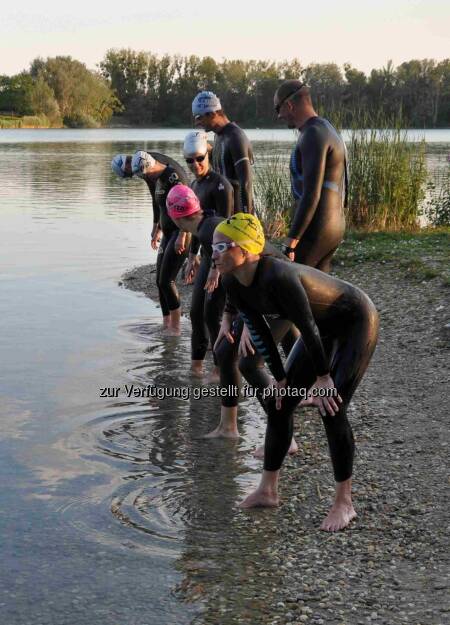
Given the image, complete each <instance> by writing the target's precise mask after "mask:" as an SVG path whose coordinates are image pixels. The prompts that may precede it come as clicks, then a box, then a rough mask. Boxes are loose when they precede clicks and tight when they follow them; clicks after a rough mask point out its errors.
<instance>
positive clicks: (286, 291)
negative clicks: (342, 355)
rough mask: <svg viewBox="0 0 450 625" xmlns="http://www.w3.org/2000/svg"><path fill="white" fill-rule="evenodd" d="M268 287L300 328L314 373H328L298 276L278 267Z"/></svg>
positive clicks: (318, 334) (320, 340)
mask: <svg viewBox="0 0 450 625" xmlns="http://www.w3.org/2000/svg"><path fill="white" fill-rule="evenodd" d="M269 288H270V292H271V295H272V297H273V299H274V300H275V301H276V302H277V306H278V309H279V310H280V311H282V313H283V316H284V317H285V318H286V319H289V320H290V321H292V322H293V323H294V324H295V325H296V326H297V328H298V329H299V330H300V333H301V336H302V340H303V343H304V344H305V347H306V349H307V350H308V353H309V355H310V356H311V360H312V362H313V365H314V369H315V373H316V375H326V374H327V373H329V372H330V367H329V363H328V360H327V357H326V355H325V350H324V348H323V344H322V339H321V338H320V332H319V328H318V327H317V325H316V322H315V321H314V317H313V314H312V311H311V306H310V304H309V300H308V297H307V295H306V292H305V289H304V287H303V285H302V283H301V279H300V277H299V276H298V275H297V274H295V273H292V272H290V271H289V272H287V271H283V269H282V267H280V268H278V270H277V272H276V275H275V276H272V278H271V284H270V287H269Z"/></svg>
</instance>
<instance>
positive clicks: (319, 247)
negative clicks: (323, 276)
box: [295, 235, 338, 272]
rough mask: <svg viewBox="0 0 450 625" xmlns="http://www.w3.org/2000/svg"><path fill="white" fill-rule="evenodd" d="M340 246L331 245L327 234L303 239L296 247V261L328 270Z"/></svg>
mask: <svg viewBox="0 0 450 625" xmlns="http://www.w3.org/2000/svg"><path fill="white" fill-rule="evenodd" d="M337 248H338V246H337V245H336V244H334V245H333V246H331V248H330V246H329V244H328V241H327V238H326V236H325V235H324V236H323V239H322V238H321V237H319V238H318V239H317V240H312V239H302V240H301V241H300V243H299V244H298V245H297V247H296V248H295V262H296V263H300V265H309V266H310V267H315V268H316V269H320V270H321V271H326V272H328V271H329V270H330V266H331V259H332V257H333V254H334V253H335V251H336V250H337Z"/></svg>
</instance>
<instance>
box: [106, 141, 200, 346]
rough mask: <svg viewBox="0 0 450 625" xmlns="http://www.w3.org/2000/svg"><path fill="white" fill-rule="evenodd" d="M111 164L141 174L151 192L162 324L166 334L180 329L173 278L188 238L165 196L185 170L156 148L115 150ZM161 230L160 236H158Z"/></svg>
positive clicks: (121, 172) (126, 174) (120, 170)
mask: <svg viewBox="0 0 450 625" xmlns="http://www.w3.org/2000/svg"><path fill="white" fill-rule="evenodd" d="M111 168H112V170H113V172H114V173H115V174H117V175H118V176H120V177H121V178H131V177H132V176H133V175H136V176H138V177H140V178H142V179H143V180H144V181H145V183H146V184H147V186H148V189H149V191H150V195H151V196H152V205H153V228H152V233H151V246H152V248H153V249H154V250H156V249H158V245H159V249H158V257H157V261H156V284H157V287H158V292H159V301H160V305H161V311H162V314H163V325H164V328H165V329H166V330H167V332H168V333H169V334H172V335H178V334H179V333H180V317H181V308H180V298H179V295H178V291H177V288H176V286H175V278H176V276H177V275H178V272H179V270H180V269H181V267H182V265H183V262H184V260H185V258H186V255H187V250H186V248H187V246H188V243H189V242H188V240H187V237H186V233H185V232H180V231H179V230H178V229H177V228H176V226H175V225H174V223H173V222H172V220H171V219H170V218H169V217H168V216H167V211H166V197H167V193H168V192H169V190H170V189H171V188H172V187H173V186H174V185H176V184H179V183H185V182H186V180H187V177H186V172H185V171H184V169H183V168H182V167H181V165H179V164H178V163H177V162H176V161H175V160H174V159H172V158H170V157H169V156H166V155H165V154H160V153H159V152H144V151H143V150H139V151H138V152H136V153H135V154H134V155H133V156H129V155H128V156H127V155H125V154H117V155H116V156H115V157H114V158H113V160H112V162H111ZM161 233H162V235H163V236H162V240H161Z"/></svg>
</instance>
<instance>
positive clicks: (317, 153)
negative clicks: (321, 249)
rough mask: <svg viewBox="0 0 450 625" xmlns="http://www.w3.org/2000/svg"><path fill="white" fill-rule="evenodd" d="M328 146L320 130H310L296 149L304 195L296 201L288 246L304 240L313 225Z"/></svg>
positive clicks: (313, 128)
mask: <svg viewBox="0 0 450 625" xmlns="http://www.w3.org/2000/svg"><path fill="white" fill-rule="evenodd" d="M327 148H328V144H327V142H326V141H325V140H324V138H323V137H322V134H321V132H320V130H319V129H317V128H315V127H311V128H308V129H307V130H306V131H305V134H304V136H303V137H302V140H301V141H300V142H299V145H298V146H297V147H296V150H300V156H301V161H302V175H303V194H302V196H301V198H300V199H298V200H296V203H295V211H294V217H293V220H292V223H291V227H290V228H289V232H288V237H287V238H288V244H291V243H293V244H294V245H291V247H295V243H296V241H298V240H299V239H301V238H302V236H303V234H304V233H305V230H306V229H307V228H308V226H309V224H310V223H311V220H312V218H313V217H314V213H315V212H316V209H317V206H318V204H319V200H320V194H321V192H322V185H323V181H324V176H325V164H326V160H327Z"/></svg>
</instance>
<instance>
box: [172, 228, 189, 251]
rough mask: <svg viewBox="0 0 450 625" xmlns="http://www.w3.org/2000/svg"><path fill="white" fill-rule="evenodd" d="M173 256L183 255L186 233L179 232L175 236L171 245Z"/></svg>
mask: <svg viewBox="0 0 450 625" xmlns="http://www.w3.org/2000/svg"><path fill="white" fill-rule="evenodd" d="M173 249H174V250H175V254H183V252H185V251H186V233H185V232H180V234H179V235H178V236H177V238H176V241H175V243H174V244H173Z"/></svg>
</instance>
